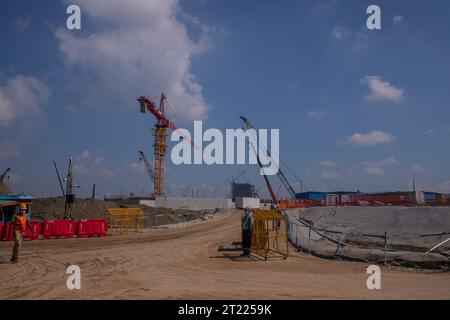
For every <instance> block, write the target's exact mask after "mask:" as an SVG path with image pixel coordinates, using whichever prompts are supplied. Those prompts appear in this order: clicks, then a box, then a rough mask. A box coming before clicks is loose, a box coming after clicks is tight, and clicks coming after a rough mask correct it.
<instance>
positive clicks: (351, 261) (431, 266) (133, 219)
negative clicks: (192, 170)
mask: <svg viewBox="0 0 450 320" xmlns="http://www.w3.org/2000/svg"><path fill="white" fill-rule="evenodd" d="M164 100H165V95H164V93H163V94H161V100H160V104H159V106H156V104H155V103H154V102H153V101H152V100H150V99H148V98H145V97H140V98H139V99H138V101H139V105H140V110H141V112H146V111H149V112H150V113H151V114H152V115H153V116H154V117H155V119H156V123H155V126H154V128H153V133H154V142H153V147H154V156H155V159H154V166H153V165H151V162H150V160H149V159H148V158H147V157H146V155H145V154H144V153H143V152H142V151H139V155H140V160H141V161H142V162H143V164H144V165H145V168H146V172H147V174H148V176H149V177H150V178H151V181H152V182H153V190H154V191H153V193H152V194H151V195H149V196H146V197H139V196H133V195H129V196H113V197H109V198H106V197H105V199H104V200H98V199H95V186H94V187H93V190H92V192H93V195H92V198H91V199H81V198H80V199H78V198H77V197H76V186H75V185H74V183H73V182H74V175H73V172H72V166H73V163H72V159H70V160H69V165H68V171H67V175H66V177H65V178H64V179H61V175H60V172H59V170H58V167H57V166H56V163H55V162H53V165H54V168H55V172H56V176H57V177H58V181H59V185H60V188H61V192H62V196H60V197H56V198H41V199H39V198H36V199H35V198H33V197H31V196H29V195H24V194H15V193H14V192H13V191H12V190H11V189H10V188H9V187H8V186H7V184H6V183H5V182H6V180H7V176H8V174H9V172H10V170H11V169H9V168H8V169H7V170H6V171H5V172H4V173H3V174H2V176H1V195H0V205H1V210H2V211H1V219H2V220H1V222H0V236H1V239H2V240H3V241H2V242H1V243H0V266H1V268H2V270H3V272H2V273H1V275H0V288H1V290H0V297H1V298H2V299H23V298H26V299H66V298H67V299H73V298H76V299H78V298H82V299H279V298H282V299H305V298H306V299H313V298H326V299H328V298H331V299H346V298H350V299H361V298H370V299H372V298H373V299H397V298H406V299H415V298H433V299H434V298H448V297H449V295H450V286H449V283H450V281H449V280H450V274H449V273H448V271H449V269H450V239H449V235H450V219H449V214H450V211H449V210H450V209H449V207H448V200H449V198H448V195H445V194H439V193H431V192H423V191H417V190H414V191H410V192H395V193H392V192H391V193H363V192H342V191H340V192H311V191H308V192H301V193H298V192H296V191H295V190H294V188H293V187H292V185H291V183H290V181H289V177H288V175H286V174H285V173H284V171H283V168H281V167H279V168H278V169H279V170H278V174H277V175H276V177H270V176H267V175H263V176H262V178H263V180H264V183H265V186H266V188H267V192H268V194H269V195H270V199H260V198H259V196H258V192H257V191H256V189H255V186H254V185H252V184H249V183H238V182H237V181H236V180H237V179H232V181H231V184H230V197H229V198H199V197H192V198H188V197H183V198H176V197H166V196H165V193H164V165H165V156H166V154H167V136H168V133H167V130H168V129H169V128H170V129H172V130H176V127H175V124H174V123H173V122H171V121H170V120H169V119H167V118H166V116H165V112H164ZM241 118H242V119H243V121H244V126H245V128H247V129H250V128H253V126H252V125H251V124H250V122H249V121H248V119H246V118H244V117H241ZM186 143H190V144H193V142H192V141H186ZM253 149H254V148H253ZM267 153H268V154H269V155H270V152H269V151H268V150H267ZM258 163H259V165H260V166H261V168H263V167H262V165H261V162H260V161H259V158H258ZM237 178H239V177H237ZM274 179H279V181H281V185H282V186H283V187H284V188H285V190H286V192H287V193H288V194H290V195H291V197H290V198H288V199H279V198H278V197H277V195H276V193H275V192H274V189H273V188H272V182H271V181H273V180H274ZM63 182H65V186H64V183H63ZM23 203H25V204H26V205H27V210H28V211H27V213H28V216H29V219H30V220H31V229H29V230H26V231H25V237H24V239H25V240H26V241H25V243H24V246H23V247H24V248H23V252H22V254H21V262H20V264H18V265H11V264H9V263H8V261H7V257H8V254H9V251H10V250H11V240H12V232H13V229H12V227H11V224H10V222H9V221H10V220H11V217H12V215H13V214H14V212H15V211H17V208H18V206H19V205H20V204H23ZM246 208H247V209H251V210H252V212H253V220H254V227H253V232H252V237H253V239H252V247H251V255H250V256H248V257H247V256H242V255H241V253H242V250H243V248H242V242H241V235H240V233H241V229H240V219H241V215H242V212H243V209H246ZM371 264H376V265H379V266H381V267H382V270H383V290H378V291H377V292H372V291H368V290H367V288H366V281H365V278H366V273H365V268H366V267H367V265H371ZM68 265H77V266H79V267H80V268H81V270H82V272H83V280H82V288H83V290H80V291H77V292H72V291H69V290H67V288H66V284H65V281H64V279H65V276H66V275H65V270H66V267H67V266H68ZM17 268H19V269H20V270H21V272H17ZM17 277H20V279H22V281H18V280H20V279H19V278H17ZM11 278H14V280H15V281H14V282H15V283H16V284H15V285H14V286H13V287H11V283H12V282H11V281H9V280H10V279H11ZM261 279H264V281H261ZM16 280H17V281H16ZM246 283H247V285H245V284H246ZM269 284H270V285H269ZM269 288H270V290H269Z"/></svg>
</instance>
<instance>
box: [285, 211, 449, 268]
mask: <svg viewBox="0 0 450 320" xmlns="http://www.w3.org/2000/svg"><path fill="white" fill-rule="evenodd" d="M288 213H289V216H290V217H292V219H293V220H292V221H294V223H295V224H296V226H295V227H294V228H293V229H292V232H291V235H290V238H291V241H293V242H294V243H297V244H298V246H299V247H301V248H302V249H305V248H309V250H310V251H311V252H313V253H315V254H316V255H318V256H321V257H326V258H332V259H334V258H336V257H340V258H346V259H350V260H363V261H377V262H383V261H384V260H385V259H386V255H385V251H384V241H385V239H384V235H385V233H386V235H387V248H388V254H387V260H388V262H389V263H390V264H397V265H403V266H412V267H421V268H441V267H444V268H449V267H450V260H449V255H448V252H449V250H450V242H447V243H446V244H444V245H442V246H441V247H439V248H438V249H436V250H435V251H433V253H430V254H425V252H426V251H427V250H428V249H430V248H432V247H433V246H435V245H436V244H438V243H440V242H441V241H444V240H446V239H448V238H450V208H449V207H396V206H386V207H316V208H309V209H297V210H289V211H288ZM309 225H310V226H313V231H312V232H311V234H309V228H308V227H307V226H309ZM316 231H318V232H316ZM309 239H310V240H309ZM339 240H341V242H342V246H341V247H340V248H339V249H337V245H336V244H337V242H339Z"/></svg>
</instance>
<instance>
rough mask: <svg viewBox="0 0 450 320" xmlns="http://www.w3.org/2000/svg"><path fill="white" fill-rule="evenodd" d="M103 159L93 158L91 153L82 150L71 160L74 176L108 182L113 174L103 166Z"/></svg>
mask: <svg viewBox="0 0 450 320" xmlns="http://www.w3.org/2000/svg"><path fill="white" fill-rule="evenodd" d="M104 161H105V157H104V156H102V155H100V156H95V157H94V156H93V155H92V153H91V151H89V150H84V151H83V152H82V153H80V154H79V155H77V156H76V157H74V159H73V171H74V174H76V175H80V176H91V177H94V178H98V179H101V180H105V181H108V180H110V178H112V177H113V176H115V173H114V172H113V171H111V170H109V169H107V168H105V166H104Z"/></svg>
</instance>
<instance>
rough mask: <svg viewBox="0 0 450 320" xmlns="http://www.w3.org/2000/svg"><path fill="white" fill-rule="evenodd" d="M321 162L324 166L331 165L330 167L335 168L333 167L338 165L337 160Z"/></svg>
mask: <svg viewBox="0 0 450 320" xmlns="http://www.w3.org/2000/svg"><path fill="white" fill-rule="evenodd" d="M319 164H320V165H321V166H322V167H330V168H333V167H337V166H338V164H337V163H336V162H334V161H329V160H324V161H321V162H320V163H319Z"/></svg>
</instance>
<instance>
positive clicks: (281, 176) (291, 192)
mask: <svg viewBox="0 0 450 320" xmlns="http://www.w3.org/2000/svg"><path fill="white" fill-rule="evenodd" d="M240 118H241V120H242V121H243V122H244V125H245V128H246V129H247V130H248V129H255V128H254V127H253V125H252V124H251V123H250V121H249V120H248V119H247V118H246V117H243V116H241V117H240ZM262 147H263V148H265V149H266V151H267V156H268V157H271V154H270V151H269V150H268V149H267V146H262ZM254 148H256V146H254ZM255 151H256V149H255ZM272 160H273V159H272ZM258 164H259V165H260V166H261V164H260V162H259V160H258ZM275 165H276V166H277V167H278V172H277V176H278V178H279V179H280V181H281V183H282V185H283V186H284V188H285V189H286V191H287V192H288V193H289V195H290V196H291V198H292V199H295V193H296V192H295V190H294V188H293V187H292V185H291V184H290V183H289V180H288V179H287V178H286V176H285V174H284V173H283V171H282V170H281V168H280V166H279V164H278V163H275Z"/></svg>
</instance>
